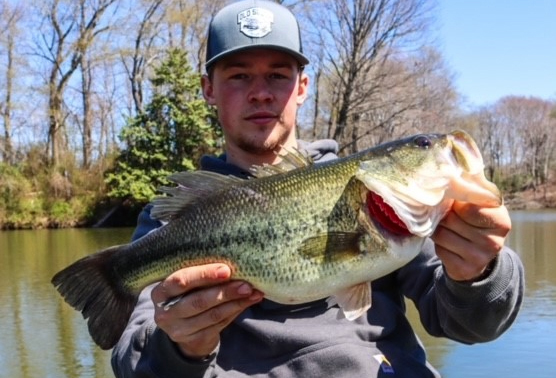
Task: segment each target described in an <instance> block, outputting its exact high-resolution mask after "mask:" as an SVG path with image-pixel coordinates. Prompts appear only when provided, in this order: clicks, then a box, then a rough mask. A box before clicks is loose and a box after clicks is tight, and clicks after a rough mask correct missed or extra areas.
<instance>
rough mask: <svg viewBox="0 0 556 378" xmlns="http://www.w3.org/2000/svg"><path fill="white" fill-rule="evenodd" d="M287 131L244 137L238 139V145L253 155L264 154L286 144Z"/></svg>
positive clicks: (277, 149)
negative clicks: (263, 136)
mask: <svg viewBox="0 0 556 378" xmlns="http://www.w3.org/2000/svg"><path fill="white" fill-rule="evenodd" d="M287 140H288V133H286V132H285V131H282V132H281V133H280V134H279V135H277V136H274V135H272V134H271V135H268V136H267V137H266V138H264V139H263V138H257V136H256V135H254V136H252V137H245V138H241V139H240V140H238V147H239V148H240V149H242V150H243V151H245V152H248V153H250V154H254V155H265V154H268V153H270V152H275V151H279V150H280V148H281V147H282V146H283V145H285V144H286V142H287Z"/></svg>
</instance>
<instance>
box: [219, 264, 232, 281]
mask: <svg viewBox="0 0 556 378" xmlns="http://www.w3.org/2000/svg"><path fill="white" fill-rule="evenodd" d="M216 277H217V278H229V277H230V268H229V267H227V266H226V265H223V266H221V267H218V268H217V269H216Z"/></svg>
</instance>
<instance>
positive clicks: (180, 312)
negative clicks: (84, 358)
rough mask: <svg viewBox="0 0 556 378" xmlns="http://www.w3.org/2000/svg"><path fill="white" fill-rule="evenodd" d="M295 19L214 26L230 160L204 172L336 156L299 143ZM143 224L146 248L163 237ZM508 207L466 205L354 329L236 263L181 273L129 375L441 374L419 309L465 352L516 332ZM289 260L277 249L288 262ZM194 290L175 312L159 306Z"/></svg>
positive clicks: (303, 89) (123, 361)
mask: <svg viewBox="0 0 556 378" xmlns="http://www.w3.org/2000/svg"><path fill="white" fill-rule="evenodd" d="M308 63H309V62H308V59H307V58H306V57H305V56H304V55H303V52H302V48H301V40H300V35H299V28H298V24H297V21H296V19H295V17H294V16H293V15H292V14H291V13H290V12H289V11H288V10H287V9H286V8H284V7H282V6H280V5H278V4H276V3H272V2H266V1H262V0H246V1H241V2H237V3H233V4H231V5H229V6H227V7H225V8H224V9H222V10H221V11H220V12H219V13H218V14H217V15H216V16H215V17H214V19H213V20H212V22H211V24H210V27H209V39H208V51H207V72H208V74H207V75H205V76H204V77H203V78H202V88H203V94H204V96H205V99H206V101H207V102H208V103H209V104H210V105H214V106H215V107H216V108H217V110H218V117H219V121H220V123H221V126H222V129H223V131H224V137H225V141H226V144H225V151H226V153H225V155H223V156H220V157H218V158H216V157H205V158H203V160H202V161H201V165H202V169H205V170H211V171H215V172H219V173H223V174H232V175H236V176H239V177H245V178H246V177H248V176H249V173H247V172H248V169H249V167H251V166H252V165H253V164H257V165H260V164H263V163H269V164H272V163H275V162H277V160H278V159H279V157H278V156H277V155H276V152H277V151H280V149H281V148H290V147H297V146H299V144H302V145H301V146H299V147H302V148H303V149H304V150H307V151H308V153H309V154H311V155H312V156H313V157H314V158H315V159H316V160H321V161H322V160H327V159H331V158H333V157H334V156H335V155H334V152H335V150H336V145H335V144H334V143H333V142H331V141H318V142H315V143H313V144H307V143H303V142H300V141H297V140H296V139H295V118H296V111H297V108H298V107H299V106H300V105H301V104H302V103H303V101H304V100H305V98H306V95H307V87H308V82H309V79H308V77H307V75H306V74H305V73H304V72H303V67H304V66H305V65H306V64H308ZM158 226H159V224H158V223H157V222H155V221H153V220H152V219H151V218H150V217H149V208H148V207H147V208H146V210H145V211H144V212H143V213H142V214H141V216H140V219H139V225H138V228H137V230H136V233H135V235H134V239H137V238H139V237H141V236H142V235H144V234H145V233H147V232H148V231H150V230H152V229H153V228H155V227H158ZM510 228H511V222H510V218H509V215H508V212H507V210H506V208H505V207H503V206H502V207H499V208H479V207H477V206H471V205H469V204H465V203H455V204H454V206H453V209H452V210H451V212H450V213H449V214H448V215H447V216H446V217H445V219H444V220H443V222H442V223H441V225H440V227H439V228H438V230H437V232H436V233H435V235H434V237H433V238H432V240H427V242H426V243H425V246H424V249H423V251H422V253H420V254H419V256H418V257H416V258H415V259H414V260H413V261H412V262H410V263H409V264H408V265H407V266H405V267H403V268H401V269H399V270H398V271H395V272H393V273H391V274H389V275H387V276H385V277H383V278H381V279H378V280H376V281H375V282H373V284H372V286H373V306H372V307H371V309H370V310H369V311H368V313H367V316H363V317H361V318H359V319H357V320H355V321H352V322H350V321H348V320H346V319H338V316H337V314H338V308H337V307H330V308H329V307H328V306H327V304H326V302H325V301H324V300H321V301H316V302H312V303H308V304H303V305H297V306H284V305H279V304H277V303H273V302H271V301H268V300H265V299H263V293H260V292H258V291H257V290H256V289H254V288H253V287H251V286H250V285H249V284H248V283H245V282H240V281H231V280H230V269H229V268H228V267H227V266H226V265H224V264H209V265H204V266H197V267H192V268H186V269H183V270H180V271H177V272H175V273H173V274H172V275H170V276H169V277H167V278H166V279H165V280H163V281H162V282H160V283H158V284H155V285H153V286H151V287H149V288H148V289H146V290H145V291H144V292H143V293H142V294H141V297H140V299H139V302H138V304H137V307H136V309H135V311H134V313H133V315H132V317H131V319H130V322H129V324H128V326H127V329H126V331H125V332H124V334H123V336H122V338H121V339H120V341H119V342H118V344H117V345H116V346H115V348H114V351H113V358H112V365H113V368H114V371H115V373H116V376H118V377H245V376H251V377H363V376H364V377H377V376H399V377H434V376H438V373H437V372H436V371H435V370H434V368H432V367H431V366H430V365H429V364H428V363H427V361H426V356H425V352H424V350H423V347H422V346H421V344H420V342H419V340H418V338H417V337H416V335H415V334H414V332H413V330H412V329H411V326H410V324H409V322H408V321H407V319H406V317H405V315H404V312H405V307H404V301H403V298H404V296H405V297H408V298H410V299H411V300H413V301H414V302H415V303H416V305H417V308H418V310H419V312H420V316H421V320H422V321H423V324H424V326H425V328H426V329H427V330H428V331H429V332H430V333H431V334H432V335H436V336H444V337H449V338H451V339H454V340H458V341H461V342H464V343H475V342H482V341H488V340H492V339H494V338H496V337H497V336H499V335H500V334H501V333H502V332H503V331H505V330H506V329H507V328H508V327H509V326H510V324H511V323H512V322H513V320H514V319H515V317H516V315H517V311H518V309H519V306H520V304H521V298H522V292H523V268H522V266H521V263H520V261H519V259H518V257H517V256H516V255H515V253H513V252H512V251H511V250H509V249H507V248H505V247H504V240H505V237H506V235H507V233H508V232H509V230H510ZM277 252H278V253H279V251H277ZM184 293H186V295H185V296H183V297H182V298H181V299H180V300H179V301H178V302H177V303H176V304H175V305H173V306H172V307H170V308H169V309H168V310H164V309H163V308H160V307H157V306H155V305H154V303H159V302H164V301H167V300H169V299H172V298H175V297H177V296H179V295H182V294H184Z"/></svg>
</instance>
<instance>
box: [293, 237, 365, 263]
mask: <svg viewBox="0 0 556 378" xmlns="http://www.w3.org/2000/svg"><path fill="white" fill-rule="evenodd" d="M360 239H361V233H359V232H329V233H327V234H321V235H317V236H313V237H309V238H307V239H305V240H304V241H303V243H302V244H301V246H300V247H299V252H300V253H301V255H302V256H305V257H307V258H310V259H315V260H317V261H320V262H324V261H327V262H331V261H341V260H344V259H351V258H353V256H354V255H358V254H360V253H361V250H360V246H359V244H360Z"/></svg>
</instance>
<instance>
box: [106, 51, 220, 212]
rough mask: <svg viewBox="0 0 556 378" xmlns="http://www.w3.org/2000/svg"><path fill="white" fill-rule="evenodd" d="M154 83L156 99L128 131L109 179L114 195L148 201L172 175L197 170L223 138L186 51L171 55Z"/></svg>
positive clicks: (127, 127) (127, 126)
mask: <svg viewBox="0 0 556 378" xmlns="http://www.w3.org/2000/svg"><path fill="white" fill-rule="evenodd" d="M151 82H152V84H153V86H154V88H155V94H154V95H153V98H152V101H151V102H150V103H149V104H148V105H147V106H146V107H145V112H144V113H142V114H139V115H137V116H136V117H134V118H132V119H130V120H129V122H128V123H127V125H125V126H124V128H123V129H122V132H121V135H120V138H121V140H122V141H123V142H125V144H126V147H125V149H123V150H122V151H121V153H120V156H119V157H118V159H117V160H116V166H115V168H114V170H113V171H112V172H110V173H108V175H107V184H108V186H109V189H110V192H109V195H110V196H111V197H117V198H132V199H134V200H135V201H137V202H148V201H149V200H151V199H152V198H153V197H154V196H155V195H156V194H157V188H158V187H160V186H161V185H167V184H168V181H167V179H166V178H167V177H168V176H169V175H170V174H172V173H174V172H177V171H187V170H193V169H195V168H196V166H197V162H198V160H199V158H200V157H201V155H203V154H205V153H215V152H216V150H217V146H218V142H219V141H220V140H221V131H220V129H219V127H218V126H217V121H216V115H215V112H214V111H213V110H212V109H211V108H210V107H209V106H208V105H207V104H206V102H205V101H204V99H203V98H202V95H201V87H200V74H198V73H195V72H194V71H193V69H192V67H191V65H190V63H189V61H188V59H187V53H186V52H185V51H183V50H179V49H174V50H171V51H169V54H168V58H167V60H166V61H165V62H163V64H162V65H161V66H160V67H159V68H158V69H157V70H156V71H155V76H154V78H153V79H152V80H151Z"/></svg>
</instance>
